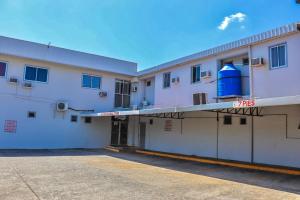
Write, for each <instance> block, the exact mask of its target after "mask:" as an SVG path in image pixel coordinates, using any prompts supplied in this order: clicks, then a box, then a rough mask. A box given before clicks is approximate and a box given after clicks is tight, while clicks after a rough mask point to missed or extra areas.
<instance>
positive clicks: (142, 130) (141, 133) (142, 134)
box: [140, 122, 146, 149]
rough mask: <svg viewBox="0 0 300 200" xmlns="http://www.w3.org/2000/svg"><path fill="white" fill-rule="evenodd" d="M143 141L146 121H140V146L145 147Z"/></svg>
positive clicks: (144, 140)
mask: <svg viewBox="0 0 300 200" xmlns="http://www.w3.org/2000/svg"><path fill="white" fill-rule="evenodd" d="M145 142H146V123H145V122H141V123H140V147H141V148H143V149H145Z"/></svg>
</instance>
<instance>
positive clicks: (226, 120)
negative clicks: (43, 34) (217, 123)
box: [223, 115, 232, 125]
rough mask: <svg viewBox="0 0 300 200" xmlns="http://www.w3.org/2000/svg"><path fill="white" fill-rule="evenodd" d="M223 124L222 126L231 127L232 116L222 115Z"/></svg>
mask: <svg viewBox="0 0 300 200" xmlns="http://www.w3.org/2000/svg"><path fill="white" fill-rule="evenodd" d="M223 119H224V120H223V124H224V125H232V116H231V115H224V118H223Z"/></svg>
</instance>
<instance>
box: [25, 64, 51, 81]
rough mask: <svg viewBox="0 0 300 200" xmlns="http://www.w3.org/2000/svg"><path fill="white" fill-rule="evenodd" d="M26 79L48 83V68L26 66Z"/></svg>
mask: <svg viewBox="0 0 300 200" xmlns="http://www.w3.org/2000/svg"><path fill="white" fill-rule="evenodd" d="M25 80H27V81H38V82H44V83H46V82H47V81H48V69H45V68H39V67H33V66H26V67H25Z"/></svg>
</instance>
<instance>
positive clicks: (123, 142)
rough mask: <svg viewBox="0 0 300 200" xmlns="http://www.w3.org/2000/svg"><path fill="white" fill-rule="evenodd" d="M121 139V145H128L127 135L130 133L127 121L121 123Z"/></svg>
mask: <svg viewBox="0 0 300 200" xmlns="http://www.w3.org/2000/svg"><path fill="white" fill-rule="evenodd" d="M119 123H120V139H119V145H122V146H125V145H127V133H128V123H127V121H120V122H119Z"/></svg>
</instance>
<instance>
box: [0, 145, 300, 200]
mask: <svg viewBox="0 0 300 200" xmlns="http://www.w3.org/2000/svg"><path fill="white" fill-rule="evenodd" d="M0 199H1V200H8V199H22V200H27V199H28V200H32V199H51V200H52V199H64V200H68V199H72V200H75V199H93V200H95V199H122V200H124V199H172V200H173V199H214V200H215V199H228V200H229V199H230V200H233V199H251V200H252V199H266V200H269V199H272V200H276V199H280V200H282V199H285V200H288V199H300V177H297V176H290V175H281V174H272V173H266V172H257V171H251V170H242V169H236V168H229V167H221V166H214V165H207V164H200V163H193V162H186V161H178V160H171V159H163V158H158V157H152V156H144V155H138V154H128V153H113V152H109V151H104V150H36V151H28V150H27V151H25V150H23V151H21V150H18V151H17V150H2V151H0Z"/></svg>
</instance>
